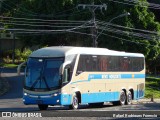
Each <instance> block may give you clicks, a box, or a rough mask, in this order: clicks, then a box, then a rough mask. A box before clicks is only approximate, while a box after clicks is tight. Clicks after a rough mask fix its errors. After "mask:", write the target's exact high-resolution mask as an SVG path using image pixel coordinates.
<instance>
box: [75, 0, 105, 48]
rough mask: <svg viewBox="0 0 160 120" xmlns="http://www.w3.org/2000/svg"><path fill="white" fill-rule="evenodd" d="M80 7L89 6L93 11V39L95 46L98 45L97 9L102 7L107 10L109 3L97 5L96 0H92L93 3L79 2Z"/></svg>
mask: <svg viewBox="0 0 160 120" xmlns="http://www.w3.org/2000/svg"><path fill="white" fill-rule="evenodd" d="M78 7H82V8H83V9H86V8H88V9H89V10H90V12H91V13H92V20H91V21H92V24H93V27H92V28H91V32H92V39H93V47H97V45H98V42H97V25H96V15H95V11H96V10H97V9H100V10H101V11H102V9H103V8H104V9H105V10H106V9H107V5H106V4H103V5H95V4H94V0H92V4H79V5H78Z"/></svg>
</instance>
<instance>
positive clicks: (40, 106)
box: [38, 104, 48, 110]
mask: <svg viewBox="0 0 160 120" xmlns="http://www.w3.org/2000/svg"><path fill="white" fill-rule="evenodd" d="M38 107H39V109H40V110H47V108H48V105H43V104H38Z"/></svg>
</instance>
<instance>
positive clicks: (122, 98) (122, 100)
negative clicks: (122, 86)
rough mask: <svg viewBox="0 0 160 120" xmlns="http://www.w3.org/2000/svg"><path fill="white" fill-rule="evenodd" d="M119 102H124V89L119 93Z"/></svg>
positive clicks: (122, 103)
mask: <svg viewBox="0 0 160 120" xmlns="http://www.w3.org/2000/svg"><path fill="white" fill-rule="evenodd" d="M119 102H120V105H125V102H126V94H125V92H124V91H122V92H121V94H120V98H119Z"/></svg>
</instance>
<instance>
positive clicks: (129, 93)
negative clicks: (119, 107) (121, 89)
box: [126, 91, 132, 105]
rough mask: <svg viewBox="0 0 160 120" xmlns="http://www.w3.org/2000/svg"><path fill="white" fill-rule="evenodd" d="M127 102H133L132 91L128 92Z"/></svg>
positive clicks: (129, 103)
mask: <svg viewBox="0 0 160 120" xmlns="http://www.w3.org/2000/svg"><path fill="white" fill-rule="evenodd" d="M126 104H127V105H131V104H132V93H131V92H130V91H129V92H128V94H127V100H126Z"/></svg>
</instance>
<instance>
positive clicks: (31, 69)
mask: <svg viewBox="0 0 160 120" xmlns="http://www.w3.org/2000/svg"><path fill="white" fill-rule="evenodd" d="M63 61H64V59H63V58H52V59H41V58H29V59H28V62H27V67H26V77H25V87H26V88H28V89H30V90H45V91H46V90H53V89H58V88H59V87H60V80H61V79H60V74H59V68H60V66H61V64H62V63H63Z"/></svg>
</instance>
